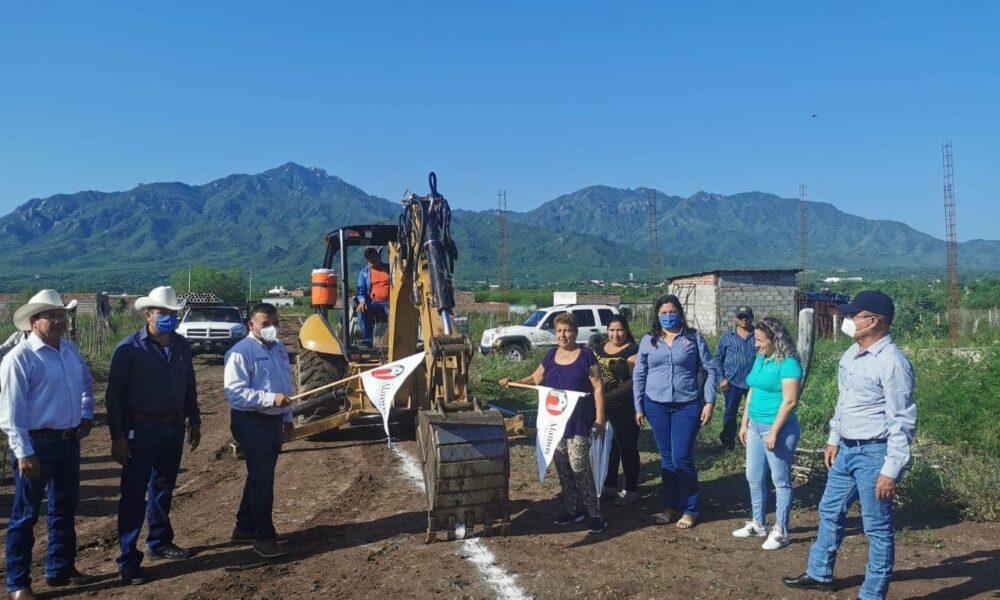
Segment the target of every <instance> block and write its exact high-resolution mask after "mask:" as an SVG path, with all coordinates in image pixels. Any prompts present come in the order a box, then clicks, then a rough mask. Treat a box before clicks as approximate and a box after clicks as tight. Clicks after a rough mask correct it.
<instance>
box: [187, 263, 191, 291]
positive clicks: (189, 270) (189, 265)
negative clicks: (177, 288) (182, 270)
mask: <svg viewBox="0 0 1000 600" xmlns="http://www.w3.org/2000/svg"><path fill="white" fill-rule="evenodd" d="M188 293H189V294H190V293H191V263H188Z"/></svg>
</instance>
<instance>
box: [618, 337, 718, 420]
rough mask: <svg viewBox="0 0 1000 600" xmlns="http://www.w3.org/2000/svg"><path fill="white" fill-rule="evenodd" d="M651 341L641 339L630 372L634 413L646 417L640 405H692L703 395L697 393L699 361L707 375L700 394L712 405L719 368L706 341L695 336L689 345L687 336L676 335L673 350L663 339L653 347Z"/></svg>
mask: <svg viewBox="0 0 1000 600" xmlns="http://www.w3.org/2000/svg"><path fill="white" fill-rule="evenodd" d="M651 340H652V337H651V336H650V335H649V334H646V336H644V337H643V338H642V342H640V343H639V354H638V355H637V356H636V361H635V369H634V370H633V371H632V394H633V400H634V401H635V411H636V412H637V413H643V414H644V413H645V411H643V409H642V403H643V401H650V402H661V403H665V402H695V401H697V400H699V399H701V398H702V394H700V393H699V391H698V363H699V361H700V362H701V367H702V368H704V369H705V372H706V377H705V384H704V387H703V388H702V393H703V394H704V398H705V401H706V402H707V403H709V404H715V386H716V385H717V384H718V381H719V375H718V367H717V366H716V363H715V360H713V359H712V354H711V352H709V351H708V344H706V343H705V338H703V337H702V336H701V334H700V333H696V334H695V340H696V341H694V342H692V341H691V340H690V339H688V337H687V336H686V335H679V336H677V337H676V338H675V339H674V344H673V346H668V345H667V343H666V342H665V341H663V340H662V339H660V340H658V341H657V344H656V346H653V344H652V341H651Z"/></svg>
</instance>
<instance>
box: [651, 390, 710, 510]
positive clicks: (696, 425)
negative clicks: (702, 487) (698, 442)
mask: <svg viewBox="0 0 1000 600" xmlns="http://www.w3.org/2000/svg"><path fill="white" fill-rule="evenodd" d="M643 409H644V411H645V414H646V419H647V420H648V421H649V426H650V428H651V429H652V430H653V438H654V439H655V440H656V447H657V449H658V450H659V451H660V474H661V477H662V478H663V487H662V488H661V492H660V494H661V497H662V499H663V507H664V508H668V509H670V510H672V511H674V512H682V513H684V514H686V515H692V516H695V517H696V516H698V470H697V469H696V468H695V466H694V457H693V455H692V451H693V450H694V440H695V438H696V437H698V430H699V429H700V428H701V403H700V402H679V403H673V402H671V403H660V402H649V401H647V402H645V403H643Z"/></svg>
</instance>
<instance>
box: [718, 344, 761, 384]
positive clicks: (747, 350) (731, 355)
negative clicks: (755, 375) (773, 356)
mask: <svg viewBox="0 0 1000 600" xmlns="http://www.w3.org/2000/svg"><path fill="white" fill-rule="evenodd" d="M715 360H716V361H717V362H718V363H719V368H720V369H722V376H723V377H725V378H726V379H728V380H729V383H730V384H732V385H735V386H736V387H741V388H748V387H749V386H748V385H747V375H749V374H750V369H752V368H753V363H754V361H755V360H757V344H756V340H755V339H754V337H753V329H751V330H750V335H748V336H747V337H746V339H743V338H742V337H740V334H738V333H736V329H730V330H729V331H727V332H725V333H723V334H722V337H720V338H719V346H718V348H717V349H716V350H715Z"/></svg>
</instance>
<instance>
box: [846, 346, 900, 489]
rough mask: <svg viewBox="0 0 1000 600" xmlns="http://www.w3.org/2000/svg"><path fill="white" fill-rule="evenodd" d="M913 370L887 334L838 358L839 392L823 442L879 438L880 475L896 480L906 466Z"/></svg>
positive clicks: (848, 350) (849, 350)
mask: <svg viewBox="0 0 1000 600" xmlns="http://www.w3.org/2000/svg"><path fill="white" fill-rule="evenodd" d="M913 379H914V378H913V367H912V366H911V365H910V361H909V360H907V358H906V355H905V354H903V351H902V350H900V349H899V346H897V345H896V344H894V343H893V341H892V336H889V335H887V336H885V337H884V338H882V339H880V340H879V341H877V342H875V343H874V344H872V345H871V346H869V347H868V349H867V350H861V347H860V346H859V345H858V344H854V345H852V346H851V347H850V348H848V349H847V352H845V353H844V355H843V356H842V357H840V374H839V378H838V380H837V386H838V388H839V389H840V394H839V396H838V397H837V407H836V408H835V409H834V413H833V419H831V420H830V437H829V439H828V440H827V444H830V445H831V446H835V445H837V444H838V443H839V442H840V440H841V439H849V440H873V439H885V440H886V443H887V444H888V448H887V449H886V455H885V463H883V465H882V470H881V474H882V475H885V476H887V477H892V478H893V479H898V478H899V475H900V474H901V473H902V472H903V469H905V468H906V467H907V465H909V464H910V460H911V459H912V457H911V455H910V444H911V442H912V441H913V435H914V433H915V432H916V428H917V406H916V404H914V402H913Z"/></svg>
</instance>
